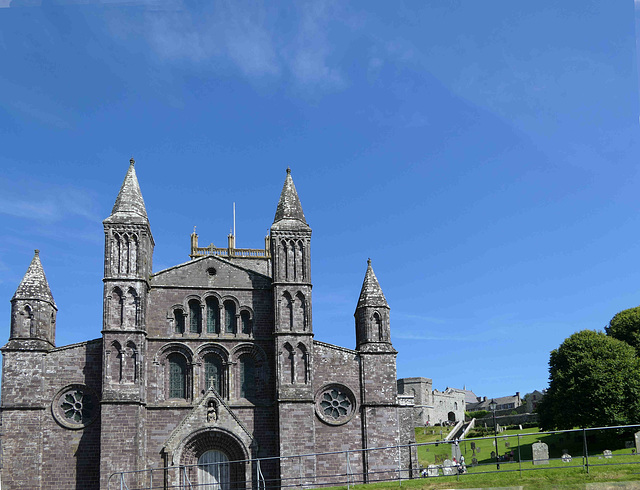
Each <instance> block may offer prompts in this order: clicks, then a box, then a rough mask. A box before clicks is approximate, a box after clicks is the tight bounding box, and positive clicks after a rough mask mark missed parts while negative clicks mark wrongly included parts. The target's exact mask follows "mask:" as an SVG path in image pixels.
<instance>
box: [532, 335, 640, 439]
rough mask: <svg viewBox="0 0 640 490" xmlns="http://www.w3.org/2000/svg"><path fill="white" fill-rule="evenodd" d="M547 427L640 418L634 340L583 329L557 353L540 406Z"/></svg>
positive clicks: (553, 353)
mask: <svg viewBox="0 0 640 490" xmlns="http://www.w3.org/2000/svg"><path fill="white" fill-rule="evenodd" d="M537 411H538V414H539V420H540V426H541V427H543V428H544V429H545V430H551V429H570V428H573V427H602V426H610V425H622V424H631V423H637V422H638V421H639V420H640V360H639V359H638V358H637V357H636V355H635V350H634V349H633V348H632V347H631V346H629V345H628V344H626V343H624V342H622V341H620V340H617V339H614V338H612V337H608V336H606V335H605V334H604V333H603V332H596V331H594V330H582V331H581V332H577V333H574V334H573V335H571V336H570V337H568V338H567V339H565V341H564V342H563V343H562V344H561V345H560V347H558V348H557V349H555V350H553V351H551V356H550V360H549V389H548V390H547V393H546V395H545V397H544V398H543V399H542V400H541V402H540V403H539V404H538V409H537Z"/></svg>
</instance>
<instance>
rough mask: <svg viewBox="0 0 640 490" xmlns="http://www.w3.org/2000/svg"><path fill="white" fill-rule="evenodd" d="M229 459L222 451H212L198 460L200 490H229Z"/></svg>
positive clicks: (205, 453) (203, 454)
mask: <svg viewBox="0 0 640 490" xmlns="http://www.w3.org/2000/svg"><path fill="white" fill-rule="evenodd" d="M230 480H231V479H230V476H229V458H228V457H227V455H226V454H225V453H223V452H222V451H217V450H215V449H210V450H209V451H206V452H204V453H202V455H201V456H200V457H199V458H198V488H201V489H203V490H229V486H230V485H229V484H230Z"/></svg>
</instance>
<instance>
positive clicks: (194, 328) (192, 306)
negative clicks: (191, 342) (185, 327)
mask: <svg viewBox="0 0 640 490" xmlns="http://www.w3.org/2000/svg"><path fill="white" fill-rule="evenodd" d="M201 325H202V311H201V310H200V302H199V301H198V300H196V299H192V300H191V301H189V331H190V332H191V333H200V327H201Z"/></svg>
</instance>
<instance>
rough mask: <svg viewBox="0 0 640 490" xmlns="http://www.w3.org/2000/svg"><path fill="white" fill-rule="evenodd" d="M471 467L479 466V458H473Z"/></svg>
mask: <svg viewBox="0 0 640 490" xmlns="http://www.w3.org/2000/svg"><path fill="white" fill-rule="evenodd" d="M471 466H478V459H477V458H473V459H472V460H471Z"/></svg>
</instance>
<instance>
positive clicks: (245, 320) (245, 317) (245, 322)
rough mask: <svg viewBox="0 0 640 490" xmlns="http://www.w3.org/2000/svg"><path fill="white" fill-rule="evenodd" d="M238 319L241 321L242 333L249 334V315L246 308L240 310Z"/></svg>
mask: <svg viewBox="0 0 640 490" xmlns="http://www.w3.org/2000/svg"><path fill="white" fill-rule="evenodd" d="M240 321H241V323H242V333H244V334H250V333H251V328H252V326H251V315H250V314H249V312H248V311H247V310H244V311H241V312H240Z"/></svg>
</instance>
